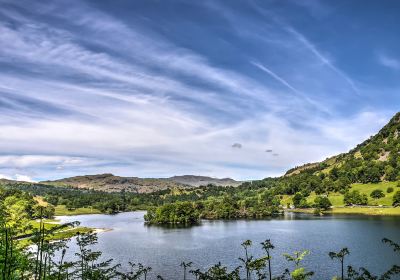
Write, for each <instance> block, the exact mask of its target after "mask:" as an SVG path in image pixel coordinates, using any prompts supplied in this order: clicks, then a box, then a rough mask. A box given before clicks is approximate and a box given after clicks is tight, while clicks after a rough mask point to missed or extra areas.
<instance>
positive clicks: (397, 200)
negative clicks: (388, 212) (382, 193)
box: [392, 191, 400, 207]
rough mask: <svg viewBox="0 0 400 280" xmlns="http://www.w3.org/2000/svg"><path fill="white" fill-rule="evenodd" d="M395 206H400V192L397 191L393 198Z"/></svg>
mask: <svg viewBox="0 0 400 280" xmlns="http://www.w3.org/2000/svg"><path fill="white" fill-rule="evenodd" d="M392 205H393V206H395V207H396V206H400V191H397V192H396V193H395V194H394V196H393V204H392Z"/></svg>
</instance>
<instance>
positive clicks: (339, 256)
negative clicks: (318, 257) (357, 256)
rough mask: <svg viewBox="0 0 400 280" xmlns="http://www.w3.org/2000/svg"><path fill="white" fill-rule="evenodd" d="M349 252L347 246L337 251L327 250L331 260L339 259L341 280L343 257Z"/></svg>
mask: <svg viewBox="0 0 400 280" xmlns="http://www.w3.org/2000/svg"><path fill="white" fill-rule="evenodd" d="M349 254H350V251H349V249H347V248H343V249H342V250H340V251H339V252H337V253H335V252H329V257H330V258H331V259H332V260H333V259H338V260H339V261H340V264H341V268H342V278H340V279H341V280H343V279H344V258H345V257H346V256H347V255H349Z"/></svg>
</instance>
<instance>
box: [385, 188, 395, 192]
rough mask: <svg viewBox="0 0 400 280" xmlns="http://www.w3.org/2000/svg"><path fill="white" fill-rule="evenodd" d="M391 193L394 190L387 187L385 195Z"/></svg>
mask: <svg viewBox="0 0 400 280" xmlns="http://www.w3.org/2000/svg"><path fill="white" fill-rule="evenodd" d="M393 191H394V189H393V188H392V187H388V188H387V190H386V192H387V193H392V192H393Z"/></svg>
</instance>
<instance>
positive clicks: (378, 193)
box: [370, 189, 385, 199]
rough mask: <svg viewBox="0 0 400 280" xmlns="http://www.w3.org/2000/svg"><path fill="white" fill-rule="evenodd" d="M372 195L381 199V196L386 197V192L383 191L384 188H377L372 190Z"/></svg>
mask: <svg viewBox="0 0 400 280" xmlns="http://www.w3.org/2000/svg"><path fill="white" fill-rule="evenodd" d="M370 197H372V198H374V199H379V198H382V197H385V194H384V193H383V191H382V190H379V189H376V190H373V191H372V192H371V194H370Z"/></svg>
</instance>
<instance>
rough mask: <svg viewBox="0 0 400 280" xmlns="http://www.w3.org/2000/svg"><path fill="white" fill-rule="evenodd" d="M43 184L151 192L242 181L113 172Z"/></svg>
mask: <svg viewBox="0 0 400 280" xmlns="http://www.w3.org/2000/svg"><path fill="white" fill-rule="evenodd" d="M40 183H41V184H46V185H54V186H58V187H74V188H82V189H94V190H100V191H107V192H118V191H122V190H125V191H129V192H139V193H149V192H154V191H159V190H165V189H168V188H194V187H199V186H204V185H209V184H213V185H218V186H238V185H240V184H241V182H240V181H235V180H233V179H231V178H223V179H219V178H212V177H207V176H197V175H180V176H173V177H169V178H140V177H122V176H116V175H113V174H111V173H104V174H95V175H81V176H73V177H69V178H63V179H59V180H47V181H41V182H40Z"/></svg>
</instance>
